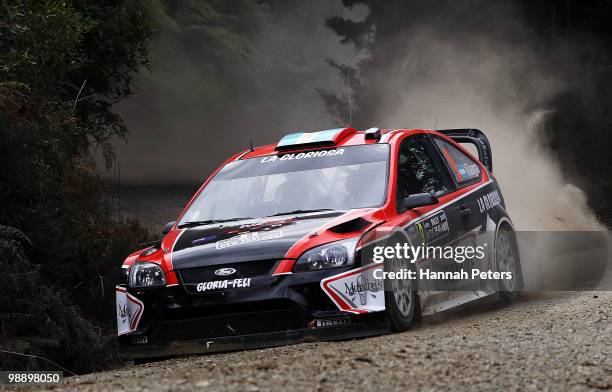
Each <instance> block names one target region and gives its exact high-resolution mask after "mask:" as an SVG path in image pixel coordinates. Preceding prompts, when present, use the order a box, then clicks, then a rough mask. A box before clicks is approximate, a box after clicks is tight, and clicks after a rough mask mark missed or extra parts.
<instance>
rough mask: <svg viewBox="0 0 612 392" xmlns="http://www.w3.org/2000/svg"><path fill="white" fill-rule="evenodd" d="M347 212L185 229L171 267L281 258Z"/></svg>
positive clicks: (173, 251)
mask: <svg viewBox="0 0 612 392" xmlns="http://www.w3.org/2000/svg"><path fill="white" fill-rule="evenodd" d="M344 213H345V211H333V212H325V213H310V214H303V215H290V216H283V217H282V218H281V217H274V218H262V219H252V220H243V221H237V222H231V223H223V224H216V225H207V226H200V227H194V228H189V229H184V230H183V232H182V233H181V234H180V236H179V237H178V239H177V240H176V243H175V245H174V248H173V250H172V255H171V256H172V266H173V268H174V269H175V270H178V269H183V268H192V267H201V266H208V265H221V264H226V263H238V262H244V261H251V260H271V259H281V258H283V257H284V256H285V254H286V253H287V251H288V250H289V248H291V246H293V244H295V243H296V242H297V241H299V240H300V239H301V238H303V237H304V236H306V235H308V234H309V233H311V232H312V231H315V230H316V229H317V228H319V227H321V226H322V225H324V224H326V223H328V222H329V221H331V220H332V219H335V218H337V217H339V216H341V215H342V214H344Z"/></svg>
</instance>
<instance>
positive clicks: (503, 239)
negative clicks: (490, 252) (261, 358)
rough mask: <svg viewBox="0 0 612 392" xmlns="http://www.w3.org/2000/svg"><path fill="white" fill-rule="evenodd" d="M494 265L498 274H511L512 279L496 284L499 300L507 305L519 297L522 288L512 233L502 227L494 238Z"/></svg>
mask: <svg viewBox="0 0 612 392" xmlns="http://www.w3.org/2000/svg"><path fill="white" fill-rule="evenodd" d="M495 264H496V268H497V270H498V271H500V272H511V273H512V279H511V280H508V279H503V280H500V281H499V283H498V294H499V300H500V301H501V302H502V303H504V304H509V303H511V302H512V301H514V300H515V299H516V298H518V297H519V294H520V290H521V289H522V288H523V274H522V271H521V260H520V256H519V252H518V246H517V242H516V236H515V235H514V231H512V230H511V229H509V228H506V227H502V228H500V229H499V231H498V233H497V237H496V238H495Z"/></svg>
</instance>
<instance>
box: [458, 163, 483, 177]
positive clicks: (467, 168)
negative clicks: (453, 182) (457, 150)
mask: <svg viewBox="0 0 612 392" xmlns="http://www.w3.org/2000/svg"><path fill="white" fill-rule="evenodd" d="M457 170H458V171H459V173H461V177H462V178H464V179H469V178H474V177H478V176H479V175H480V169H478V165H477V164H475V163H459V164H457Z"/></svg>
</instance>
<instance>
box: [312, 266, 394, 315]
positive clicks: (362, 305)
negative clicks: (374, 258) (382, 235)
mask: <svg viewBox="0 0 612 392" xmlns="http://www.w3.org/2000/svg"><path fill="white" fill-rule="evenodd" d="M383 268H384V266H383V263H372V264H369V265H366V266H365V267H361V268H357V269H353V270H350V271H347V272H343V273H341V274H338V275H334V276H330V277H328V278H325V279H323V280H322V281H321V289H322V290H323V291H324V292H325V293H326V294H327V295H328V296H329V298H330V299H331V300H332V301H333V302H334V303H335V304H336V306H338V308H339V309H340V310H344V311H346V312H350V313H354V314H361V313H369V312H381V311H383V310H385V290H384V281H383V279H376V278H375V277H374V272H375V271H379V272H377V273H376V276H379V277H381V276H382V271H383Z"/></svg>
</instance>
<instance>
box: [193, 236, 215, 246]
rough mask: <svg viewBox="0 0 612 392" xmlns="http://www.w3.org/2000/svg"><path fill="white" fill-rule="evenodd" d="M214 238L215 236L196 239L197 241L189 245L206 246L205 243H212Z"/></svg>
mask: <svg viewBox="0 0 612 392" xmlns="http://www.w3.org/2000/svg"><path fill="white" fill-rule="evenodd" d="M215 238H217V236H216V235H207V236H204V237H202V238H197V239H195V240H193V241H191V243H192V244H193V245H198V244H207V243H209V242H212V241H213V240H214V239H215Z"/></svg>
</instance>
